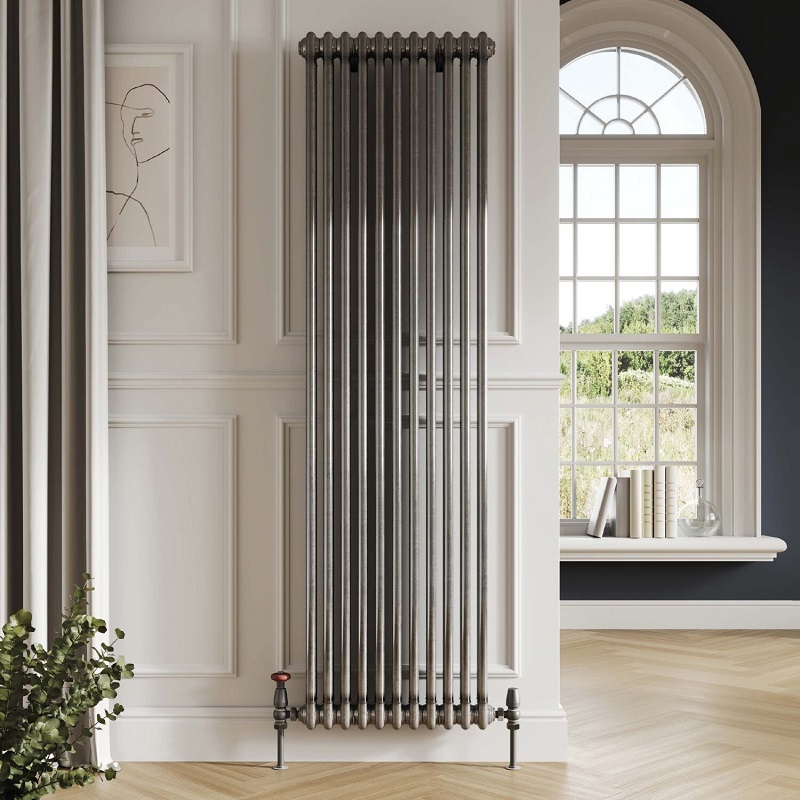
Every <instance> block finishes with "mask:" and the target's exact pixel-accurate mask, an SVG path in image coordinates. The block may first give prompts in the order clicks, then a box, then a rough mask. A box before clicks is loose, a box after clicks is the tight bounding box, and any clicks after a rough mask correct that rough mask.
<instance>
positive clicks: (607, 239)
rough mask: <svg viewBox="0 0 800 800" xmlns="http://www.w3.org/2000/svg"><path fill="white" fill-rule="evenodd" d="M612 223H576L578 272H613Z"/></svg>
mask: <svg viewBox="0 0 800 800" xmlns="http://www.w3.org/2000/svg"><path fill="white" fill-rule="evenodd" d="M614 249H615V243H614V225H613V224H604V223H595V224H591V223H589V224H583V225H578V274H579V275H613V274H614Z"/></svg>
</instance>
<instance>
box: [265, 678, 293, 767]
mask: <svg viewBox="0 0 800 800" xmlns="http://www.w3.org/2000/svg"><path fill="white" fill-rule="evenodd" d="M291 677H292V676H291V675H290V674H289V673H288V672H284V671H283V670H281V671H280V672H273V673H272V675H270V678H271V679H272V680H273V681H275V695H274V697H273V700H272V706H273V708H272V718H273V719H274V720H275V726H274V727H275V730H276V731H277V732H278V761H277V763H276V764H275V766H274V767H273V768H272V769H287V767H286V764H285V762H284V759H283V736H284V733H285V731H286V727H287V725H288V719H289V708H288V706H289V695H288V694H287V693H286V681H288V680H289V678H291Z"/></svg>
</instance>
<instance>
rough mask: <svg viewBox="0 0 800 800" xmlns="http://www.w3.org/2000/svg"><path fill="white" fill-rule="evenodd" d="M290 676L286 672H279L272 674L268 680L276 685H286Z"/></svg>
mask: <svg viewBox="0 0 800 800" xmlns="http://www.w3.org/2000/svg"><path fill="white" fill-rule="evenodd" d="M291 677H292V676H291V675H290V674H289V673H288V672H284V671H283V670H281V671H280V672H273V673H272V675H270V678H271V679H272V680H273V681H275V682H276V683H286V681H288V680H289V678H291Z"/></svg>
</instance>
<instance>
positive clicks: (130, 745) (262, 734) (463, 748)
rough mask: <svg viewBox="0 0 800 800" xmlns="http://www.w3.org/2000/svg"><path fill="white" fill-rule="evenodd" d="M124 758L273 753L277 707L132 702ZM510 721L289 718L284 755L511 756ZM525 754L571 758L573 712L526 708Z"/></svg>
mask: <svg viewBox="0 0 800 800" xmlns="http://www.w3.org/2000/svg"><path fill="white" fill-rule="evenodd" d="M111 731H112V747H113V754H114V759H115V760H118V761H123V762H124V761H251V762H270V761H274V759H275V731H274V730H273V728H272V709H271V708H187V709H181V708H173V707H168V708H165V707H160V708H141V707H140V708H127V709H126V710H125V713H124V714H123V715H122V716H121V717H120V718H119V720H117V722H115V723H114V725H113V726H112V728H111ZM508 737H509V733H508V731H507V730H506V726H505V724H503V723H502V722H500V721H497V722H494V723H493V724H492V725H490V726H489V728H488V729H487V730H485V731H481V730H479V729H478V728H477V727H474V728H471V729H470V730H468V731H463V730H461V729H460V728H459V729H458V730H451V731H445V730H443V729H439V730H435V731H429V730H427V729H422V730H416V731H411V730H408V729H407V728H404V729H402V730H399V731H395V730H393V729H391V728H385V729H384V730H381V731H376V730H375V729H374V728H368V729H367V730H366V731H360V730H358V729H357V728H351V729H350V730H348V731H343V730H340V729H334V730H330V731H326V730H324V729H322V727H319V728H318V729H316V730H313V731H309V730H307V729H306V728H305V727H303V726H302V725H301V724H300V723H290V724H289V728H288V730H287V731H286V760H287V762H292V761H354V760H355V761H498V762H503V761H506V760H507V759H508ZM517 758H518V759H519V760H520V761H566V760H567V718H566V715H565V713H564V710H563V708H561V707H560V706H559V707H557V708H553V709H534V710H531V711H524V712H523V716H522V719H521V720H520V730H519V733H518V734H517Z"/></svg>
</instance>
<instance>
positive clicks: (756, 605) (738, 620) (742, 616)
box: [561, 600, 800, 630]
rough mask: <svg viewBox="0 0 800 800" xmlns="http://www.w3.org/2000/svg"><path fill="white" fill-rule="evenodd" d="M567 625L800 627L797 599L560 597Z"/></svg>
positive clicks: (570, 627) (602, 627) (587, 627)
mask: <svg viewBox="0 0 800 800" xmlns="http://www.w3.org/2000/svg"><path fill="white" fill-rule="evenodd" d="M561 628H562V629H563V630H615V629H616V630H620V629H622V630H626V629H627V630H647V629H655V630H662V629H685V630H686V629H695V630H697V629H701V630H702V629H707V630H798V629H800V601H796V600H633V601H630V600H562V601H561Z"/></svg>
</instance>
